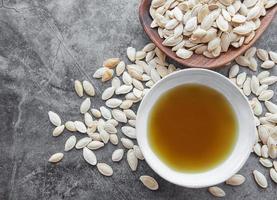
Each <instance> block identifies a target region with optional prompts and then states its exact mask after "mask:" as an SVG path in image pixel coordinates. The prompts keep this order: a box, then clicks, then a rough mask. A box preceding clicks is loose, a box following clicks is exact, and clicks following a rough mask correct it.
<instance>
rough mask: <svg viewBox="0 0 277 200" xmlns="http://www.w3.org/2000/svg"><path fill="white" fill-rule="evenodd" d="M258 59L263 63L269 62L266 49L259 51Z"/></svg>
mask: <svg viewBox="0 0 277 200" xmlns="http://www.w3.org/2000/svg"><path fill="white" fill-rule="evenodd" d="M257 57H258V58H259V59H260V60H262V61H266V60H268V53H267V51H266V50H264V49H257Z"/></svg>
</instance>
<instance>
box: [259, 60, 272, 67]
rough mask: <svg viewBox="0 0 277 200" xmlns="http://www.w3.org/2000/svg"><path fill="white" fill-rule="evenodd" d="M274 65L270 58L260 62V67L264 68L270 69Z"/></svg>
mask: <svg viewBox="0 0 277 200" xmlns="http://www.w3.org/2000/svg"><path fill="white" fill-rule="evenodd" d="M274 66H275V63H274V62H273V61H271V60H266V61H264V62H263V63H262V64H261V68H264V69H271V68H272V67H274Z"/></svg>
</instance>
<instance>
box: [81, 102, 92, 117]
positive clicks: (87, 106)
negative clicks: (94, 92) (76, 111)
mask: <svg viewBox="0 0 277 200" xmlns="http://www.w3.org/2000/svg"><path fill="white" fill-rule="evenodd" d="M90 106H91V101H90V98H86V99H85V100H84V101H83V102H82V103H81V106H80V112H81V113H82V114H85V113H86V112H88V110H89V109H90Z"/></svg>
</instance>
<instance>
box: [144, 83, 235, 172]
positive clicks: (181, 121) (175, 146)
mask: <svg viewBox="0 0 277 200" xmlns="http://www.w3.org/2000/svg"><path fill="white" fill-rule="evenodd" d="M148 138H149V142H150V146H151V148H152V150H153V151H154V153H156V155H157V156H158V157H159V158H160V159H161V160H162V161H163V162H164V163H165V164H166V165H168V166H169V167H170V168H173V169H174V170H176V171H183V172H193V173H198V172H203V171H207V170H209V169H211V168H214V167H216V166H217V165H219V164H220V163H222V162H223V161H224V160H225V159H226V158H227V157H228V155H230V154H231V152H232V150H233V147H234V145H235V142H236V139H237V121H236V117H235V114H234V111H233V109H232V107H231V105H230V103H229V102H228V100H227V99H226V98H225V97H224V96H223V95H222V94H221V93H219V92H218V91H216V90H214V89H212V88H209V87H207V86H203V85H200V84H187V85H181V86H178V87H176V88H173V89H171V90H169V91H167V92H166V93H165V94H163V95H162V96H161V97H159V99H158V101H157V102H156V103H155V105H154V107H153V108H152V109H151V113H150V115H149V120H148Z"/></svg>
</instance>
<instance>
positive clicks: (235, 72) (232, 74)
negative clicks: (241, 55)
mask: <svg viewBox="0 0 277 200" xmlns="http://www.w3.org/2000/svg"><path fill="white" fill-rule="evenodd" d="M238 73H239V66H238V65H233V66H232V67H231V68H230V70H229V78H234V77H236V76H237V75H238Z"/></svg>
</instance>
